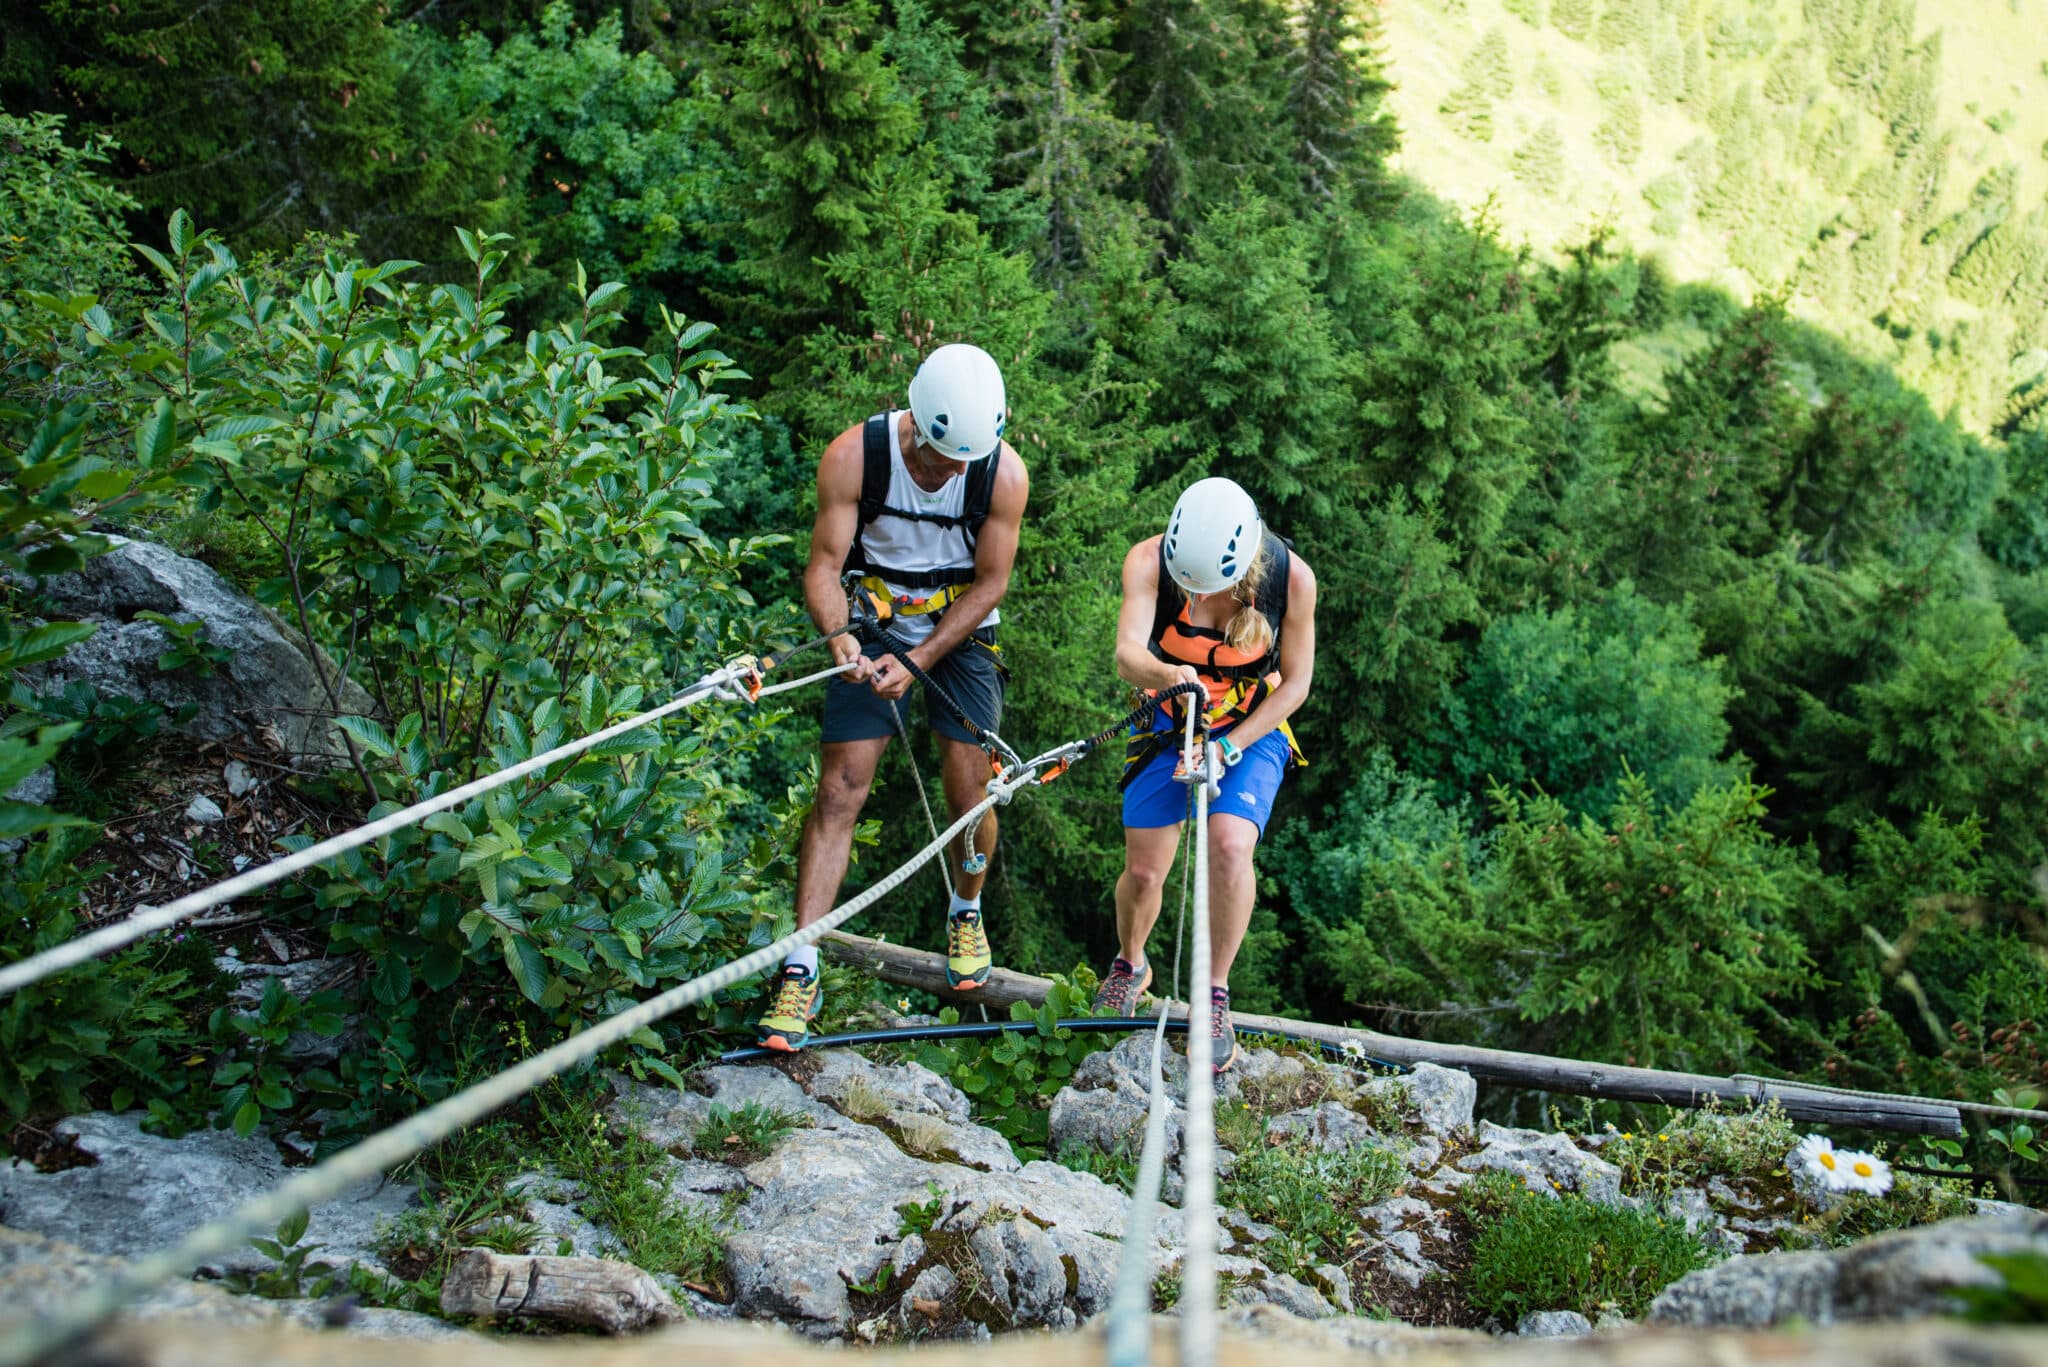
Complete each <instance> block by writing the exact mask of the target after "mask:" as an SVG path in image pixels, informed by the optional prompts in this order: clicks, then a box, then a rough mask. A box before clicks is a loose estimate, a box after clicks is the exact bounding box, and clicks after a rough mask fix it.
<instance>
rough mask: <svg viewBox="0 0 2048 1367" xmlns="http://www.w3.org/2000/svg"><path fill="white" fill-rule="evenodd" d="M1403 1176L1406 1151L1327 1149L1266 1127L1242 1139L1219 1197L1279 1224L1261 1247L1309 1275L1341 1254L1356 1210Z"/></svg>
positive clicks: (1354, 1224) (1390, 1189)
mask: <svg viewBox="0 0 2048 1367" xmlns="http://www.w3.org/2000/svg"><path fill="white" fill-rule="evenodd" d="M1405 1176H1406V1172H1405V1170H1404V1169H1403V1168H1402V1166H1401V1160H1400V1158H1399V1157H1398V1156H1397V1155H1395V1154H1394V1153H1392V1152H1389V1151H1388V1150H1385V1149H1372V1148H1365V1147H1362V1146H1355V1147H1351V1148H1345V1149H1337V1150H1325V1149H1320V1148H1317V1147H1315V1146H1314V1145H1311V1144H1309V1143H1307V1142H1305V1141H1302V1140H1299V1139H1282V1138H1280V1137H1279V1136H1277V1135H1276V1136H1271V1137H1268V1136H1265V1135H1264V1134H1260V1135H1259V1136H1257V1137H1256V1138H1255V1139H1254V1141H1253V1142H1251V1143H1248V1144H1242V1145H1240V1146H1239V1147H1238V1149H1237V1158H1236V1160H1235V1161H1234V1162H1233V1163H1232V1164H1231V1168H1230V1175H1229V1176H1228V1177H1226V1178H1225V1179H1224V1180H1223V1181H1222V1182H1220V1183H1218V1184H1217V1196H1216V1199H1217V1203H1218V1204H1219V1205H1222V1206H1229V1207H1235V1208H1236V1209H1238V1210H1241V1211H1243V1212H1244V1213H1245V1214H1246V1215H1249V1216H1250V1217H1251V1218H1252V1219H1254V1220H1257V1221H1259V1222H1260V1223H1262V1224H1269V1225H1272V1226H1273V1227H1274V1228H1276V1229H1278V1230H1279V1231H1280V1232H1279V1233H1278V1234H1277V1235H1276V1236H1275V1237H1274V1238H1273V1239H1271V1240H1270V1241H1268V1242H1267V1243H1266V1244H1265V1246H1264V1250H1263V1251H1264V1252H1265V1253H1267V1254H1269V1255H1272V1256H1274V1257H1276V1258H1277V1260H1278V1263H1279V1265H1280V1267H1281V1270H1283V1271H1287V1272H1291V1273H1294V1274H1296V1275H1303V1274H1306V1273H1307V1272H1309V1270H1310V1269H1312V1268H1314V1267H1315V1266H1316V1265H1317V1264H1318V1263H1325V1262H1329V1261H1330V1260H1332V1259H1333V1258H1336V1257H1338V1256H1340V1255H1341V1254H1342V1253H1343V1251H1344V1249H1345V1247H1346V1245H1347V1242H1348V1241H1349V1240H1350V1238H1351V1237H1352V1235H1353V1234H1354V1233H1356V1231H1357V1229H1358V1212H1359V1211H1361V1210H1363V1209H1364V1208H1365V1207H1367V1206H1371V1205H1376V1204H1378V1203H1379V1202H1381V1201H1384V1200H1385V1199H1386V1198H1387V1197H1389V1196H1392V1195H1393V1194H1394V1192H1395V1191H1396V1190H1397V1189H1399V1187H1400V1185H1401V1182H1402V1180H1403V1178H1404V1177H1405Z"/></svg>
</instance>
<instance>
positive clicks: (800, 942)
mask: <svg viewBox="0 0 2048 1367" xmlns="http://www.w3.org/2000/svg"><path fill="white" fill-rule="evenodd" d="M1038 781H1039V780H1038V773H1037V770H1036V769H1034V768H1033V767H1032V766H1031V765H1029V764H1026V765H1022V766H1020V767H1019V768H1018V770H1017V771H1016V772H1015V773H1013V774H1010V775H1006V776H1004V777H1002V778H999V779H995V780H993V781H991V782H990V783H989V785H988V796H987V797H985V798H983V799H982V800H981V801H980V802H979V803H977V804H976V805H975V806H974V807H973V808H972V809H971V810H969V811H967V812H964V813H962V814H961V816H960V819H959V820H957V821H955V822H954V823H953V824H952V825H951V826H950V827H948V828H947V830H946V831H945V833H944V834H943V835H942V836H941V837H940V838H939V839H937V840H934V841H932V843H930V844H928V845H926V846H925V847H924V848H923V849H922V850H919V851H918V852H917V853H916V854H915V855H913V856H912V857H911V858H910V859H909V860H907V861H906V862H904V863H903V864H902V865H900V866H898V867H897V868H896V869H894V870H893V871H891V872H890V873H889V874H887V875H886V876H885V877H883V878H882V879H881V880H880V881H878V882H877V883H876V884H875V885H874V886H873V887H871V888H868V889H867V890H866V891H865V892H862V893H861V894H860V895H858V896H856V897H854V898H852V899H851V900H849V901H847V902H845V903H843V904H842V905H840V906H839V907H836V908H834V909H833V910H832V911H831V912H829V913H827V914H826V915H825V916H823V917H821V918H819V919H818V920H816V921H813V922H812V923H811V924H810V925H808V926H804V927H803V928H802V929H800V930H796V931H793V932H791V933H790V934H788V935H785V936H783V937H782V938H781V939H779V940H777V941H775V942H774V943H773V944H769V945H764V946H762V947H761V948H760V949H757V950H755V951H754V952H753V953H751V954H747V955H745V956H743V957H741V958H738V959H735V960H733V961H732V962H731V963H728V964H726V965H724V966H723V967H721V968H716V969H713V970H712V971H711V972H709V973H706V974H703V975H702V976H700V977H696V978H692V979H691V980H690V981H688V982H686V983H681V984H678V985H677V986H675V987H672V988H670V989H669V990H668V991H666V992H663V993H662V994H661V995H660V996H657V997H651V998H649V999H648V1000H647V1001H644V1002H641V1003H640V1004H639V1005H637V1006H633V1007H629V1008H628V1009H626V1010H624V1011H621V1012H619V1013H618V1014H616V1015H613V1016H610V1017H607V1018H606V1019H605V1020H603V1021H600V1022H599V1023H597V1024H596V1025H593V1026H591V1027H590V1028H589V1029H587V1030H583V1031H580V1032H579V1033H577V1034H574V1035H571V1036H570V1037H569V1038H568V1039H565V1040H563V1041H562V1042H561V1043H559V1044H557V1045H555V1046H553V1047H552V1048H549V1049H546V1050H543V1051H542V1052H541V1053H538V1054H535V1055H534V1056H533V1057H531V1058H529V1059H526V1060H524V1061H522V1062H520V1063H517V1064H514V1065H513V1066H512V1067H510V1068H507V1069H505V1070H504V1071H503V1072H500V1073H497V1074H495V1075H493V1076H491V1077H489V1078H486V1079H485V1080H484V1081H482V1082H479V1083H477V1084H476V1085H474V1086H472V1087H468V1088H465V1089H464V1090H462V1091H460V1092H457V1093H456V1094H455V1095H453V1096H451V1097H448V1098H447V1099H446V1100H444V1101H440V1102H437V1103H436V1104H434V1105H432V1106H429V1107H428V1108H427V1109H425V1110H423V1111H420V1112H417V1113H416V1114H414V1115H412V1116H409V1117H407V1118H406V1119H404V1120H401V1121H399V1122H398V1123H397V1124H395V1125H392V1126H391V1127H390V1128H388V1129H385V1130H380V1131H379V1132H378V1133H376V1134H374V1135H372V1136H370V1137H369V1138H367V1139H365V1140H363V1141H362V1142H360V1143H358V1144H356V1145H355V1146H353V1147H352V1148H349V1149H345V1150H343V1151H342V1152H341V1153H338V1154H336V1155H335V1156H334V1157H332V1158H329V1159H328V1160H326V1161H325V1162H323V1163H319V1164H316V1165H315V1166H313V1167H310V1168H307V1169H305V1170H304V1171H302V1172H299V1173H297V1174H295V1175H294V1176H292V1177H291V1178H289V1179H287V1180H286V1181H284V1182H282V1183H280V1184H279V1185H277V1186H275V1187H273V1188H271V1189H270V1190H269V1191H267V1192H265V1193H264V1194H263V1195H261V1196H258V1197H256V1198H255V1199H253V1200H251V1201H248V1202H245V1203H244V1204H243V1205H241V1206H238V1207H236V1208H235V1209H234V1210H232V1211H230V1212H228V1214H226V1215H224V1216H222V1217H221V1218H219V1219H217V1220H213V1221H210V1222H209V1223H207V1224H205V1225H202V1226H200V1227H199V1228H198V1229H195V1230H193V1231H192V1232H191V1233H190V1234H188V1235H186V1236H185V1237H184V1238H183V1239H181V1240H179V1241H178V1243H176V1244H175V1245H173V1246H171V1247H170V1248H165V1249H160V1250H158V1251H157V1252H155V1253H151V1254H147V1255H145V1256H143V1257H141V1258H138V1259H136V1260H135V1261H133V1262H131V1263H129V1264H128V1265H127V1266H126V1267H124V1268H123V1269H121V1271H119V1272H118V1273H116V1274H115V1275H114V1276H113V1277H112V1278H110V1279H109V1280H108V1281H106V1282H104V1283H102V1284H100V1285H98V1286H96V1287H93V1288H90V1289H88V1290H87V1291H85V1292H83V1293H82V1294H80V1295H79V1296H78V1297H77V1298H76V1299H75V1300H73V1301H71V1302H70V1303H69V1304H67V1305H66V1306H65V1307H64V1308H63V1309H61V1310H59V1311H58V1312H56V1313H55V1314H52V1315H48V1316H45V1317H42V1318H40V1319H37V1320H33V1321H30V1322H29V1323H27V1324H24V1325H21V1326H19V1327H17V1328H15V1329H13V1330H11V1331H9V1332H8V1334H7V1335H6V1337H5V1338H0V1367H12V1365H13V1364H16V1363H27V1362H33V1361H35V1360H37V1359H39V1358H41V1357H43V1356H44V1355H45V1354H48V1353H51V1352H54V1351H56V1350H57V1349H59V1348H62V1347H64V1346H66V1345H67V1344H69V1343H71V1342H73V1341H75V1340H76V1339H77V1338H78V1337H79V1336H81V1335H83V1334H85V1333H87V1332H89V1331H91V1330H92V1329H94V1328H96V1327H97V1326H98V1325H100V1324H102V1323H104V1322H105V1321H106V1320H108V1319H109V1318H111V1317H112V1316H113V1315H114V1314H115V1313H117V1312H118V1311H119V1310H120V1309H121V1307H122V1306H124V1305H126V1304H127V1303H128V1302H129V1301H130V1300H132V1299H134V1298H135V1297H137V1296H139V1295H141V1294H142V1293H144V1292H146V1291H149V1290H150V1289H152V1288H154V1287H156V1286H159V1285H161V1284H162V1283H164V1282H167V1281H170V1280H172V1279H173V1278H176V1277H180V1276H185V1275H188V1274H189V1273H190V1272H191V1271H192V1269H193V1268H195V1267H197V1266H199V1265H200V1264H202V1263H204V1262H206V1261H207V1260H208V1259H211V1258H216V1257H219V1256H221V1255H223V1254H227V1253H231V1252H233V1251H235V1250H237V1249H239V1248H241V1247H242V1246H243V1245H244V1244H246V1243H247V1242H248V1241H249V1240H250V1239H252V1238H254V1237H256V1236H258V1235H263V1234H268V1233H269V1232H270V1231H271V1230H273V1229H275V1228H276V1227H277V1225H278V1224H280V1223H281V1222H282V1221H283V1220H284V1219H285V1218H286V1217H287V1216H289V1215H292V1214H294V1213H296V1212H297V1211H300V1210H304V1209H307V1208H309V1207H311V1206H314V1205H316V1204H318V1203H320V1202H322V1201H330V1200H333V1199H334V1198H335V1197H338V1196H340V1195H341V1194H342V1193H343V1192H345V1191H347V1190H348V1189H349V1188H350V1187H352V1186H354V1185H355V1184H356V1183H358V1182H362V1181H366V1180H368V1179H370V1178H373V1177H376V1176H377V1175H379V1174H380V1173H383V1172H385V1171H386V1170H388V1169H390V1168H392V1167H394V1166H396V1165H397V1164H399V1163H402V1162H404V1161H405V1160H406V1159H408V1158H412V1157H414V1156H415V1155H417V1154H419V1153H422V1152H424V1151H425V1150H426V1149H427V1148H429V1147H431V1146H432V1145H434V1144H437V1143H439V1142H440V1141H442V1140H444V1139H446V1138H448V1137H449V1136H450V1135H453V1134H454V1133H456V1132H457V1131H458V1130H461V1129H462V1128H464V1127H465V1126H467V1125H470V1124H473V1123H475V1122H476V1121H478V1120H481V1119H483V1118H484V1117H485V1116H487V1115H489V1114H490V1113H491V1112H492V1111H495V1110H497V1109H498V1108H499V1107H500V1106H504V1105H507V1104H509V1103H510V1102H512V1101H515V1100H517V1099H518V1098H520V1097H521V1096H524V1095H525V1094H526V1093H528V1092H530V1091H532V1090H533V1089H534V1088H536V1087H538V1086H540V1085H541V1084H542V1083H544V1082H547V1081H548V1080H549V1079H551V1078H556V1077H559V1076H561V1075H562V1074H563V1073H565V1072H568V1071H569V1070H570V1069H572V1068H575V1067H577V1066H579V1065H581V1064H584V1063H587V1062H589V1061H590V1060H591V1059H593V1058H595V1057H597V1055H598V1054H599V1053H601V1052H603V1051H604V1050H605V1049H607V1048H609V1047H610V1046H612V1045H614V1044H618V1043H620V1042H622V1041H624V1040H626V1039H628V1038H630V1037H631V1036H632V1035H634V1034H635V1033H637V1032H638V1031H640V1030H643V1029H646V1028H648V1027H649V1026H652V1025H654V1024H655V1023H656V1022H658V1021H661V1020H663V1019H665V1018H667V1017H668V1016H671V1015H673V1014H675V1013H676V1012H677V1011H679V1010H681V1009H682V1008H683V1007H685V1006H688V1005H690V1004H691V1003H693V1002H699V1001H702V1000H704V999H705V998H706V997H709V996H711V995H712V994H713V993H715V992H719V991H722V990H723V989H725V988H728V987H732V986H734V985H735V984H737V983H739V982H741V981H743V980H745V979H747V978H750V977H752V976H754V975H755V974H757V973H760V972H763V971H765V970H767V969H769V968H772V967H773V966H774V965H775V964H777V963H779V962H781V961H782V960H783V959H785V958H787V957H788V956H789V953H790V951H792V950H795V949H800V948H802V947H803V946H805V945H808V944H812V943H814V942H816V941H817V940H818V939H819V938H821V937H822V936H824V935H825V934H826V933H827V932H828V931H831V930H833V929H836V928H837V927H839V926H841V925H843V924H845V923H846V922H847V921H848V920H850V919H852V918H853V917H854V916H856V915H858V914H859V913H860V912H862V911H864V910H866V909H867V908H868V907H869V906H871V905H873V904H874V903H875V902H877V901H879V900H881V899H882V898H883V897H885V896H887V895H888V894H889V893H891V892H893V891H894V890H895V889H896V888H897V887H898V886H900V885H901V884H902V883H903V882H904V880H906V879H908V878H909V877H910V876H911V875H912V874H913V873H915V872H917V870H918V869H920V868H922V867H924V865H925V864H926V863H927V862H928V861H929V860H930V859H932V857H933V856H935V855H937V854H939V853H940V852H941V851H943V850H944V849H945V846H946V842H947V841H949V840H951V839H952V838H954V837H955V836H957V835H959V834H960V833H961V832H962V831H964V830H966V829H967V827H968V826H969V825H970V824H972V823H973V822H974V821H977V820H979V819H980V817H981V816H982V815H983V814H984V813H986V812H987V811H988V810H989V809H990V808H992V807H995V806H998V805H1000V804H1003V803H1007V802H1008V801H1009V800H1010V799H1011V797H1012V796H1014V795H1015V794H1016V792H1017V791H1018V790H1019V789H1022V788H1025V787H1030V786H1033V785H1036V784H1037V783H1038Z"/></svg>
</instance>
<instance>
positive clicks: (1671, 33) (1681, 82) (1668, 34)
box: [1650, 19, 1685, 104]
mask: <svg viewBox="0 0 2048 1367" xmlns="http://www.w3.org/2000/svg"><path fill="white" fill-rule="evenodd" d="M1650 94H1651V96H1652V97H1653V98H1654V99H1656V100H1657V101H1658V102H1659V103H1661V104H1677V103H1679V102H1680V101H1682V100H1683V99H1684V98H1685V42H1684V40H1683V39H1681V38H1680V37H1679V36H1678V29H1677V27H1676V26H1675V25H1673V24H1672V23H1671V22H1670V21H1669V20H1668V19H1667V20H1665V21H1664V22H1663V24H1662V25H1661V26H1660V28H1659V30H1658V33H1657V38H1656V41H1655V43H1654V44H1653V46H1652V48H1651V52H1650Z"/></svg>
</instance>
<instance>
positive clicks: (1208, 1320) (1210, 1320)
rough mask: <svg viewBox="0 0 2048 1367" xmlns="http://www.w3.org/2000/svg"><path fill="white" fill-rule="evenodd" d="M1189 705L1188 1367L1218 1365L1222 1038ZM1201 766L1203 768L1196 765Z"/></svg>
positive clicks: (1211, 760) (1204, 745) (1205, 836)
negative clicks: (1214, 1024) (1215, 1023)
mask: <svg viewBox="0 0 2048 1367" xmlns="http://www.w3.org/2000/svg"><path fill="white" fill-rule="evenodd" d="M1187 711H1188V731H1187V746H1188V749H1189V751H1190V754H1189V759H1190V769H1191V773H1190V777H1191V778H1192V780H1193V782H1194V791H1195V830H1196V831H1197V832H1199V834H1198V835H1197V836H1196V838H1195V868H1194V875H1193V877H1194V882H1195V911H1194V918H1193V919H1194V927H1193V933H1192V934H1191V935H1190V936H1189V937H1188V938H1189V940H1190V942H1191V944H1192V948H1191V949H1190V950H1189V952H1188V1119H1187V1130H1186V1135H1185V1137H1184V1139H1183V1140H1182V1150H1181V1165H1180V1174H1181V1185H1182V1188H1183V1193H1184V1194H1183V1195H1182V1197H1181V1205H1180V1210H1181V1224H1182V1251H1181V1278H1180V1362H1181V1367H1215V1363H1216V1244H1217V1234H1216V1115H1215V1108H1216V1074H1215V1071H1214V1070H1215V1058H1216V1042H1215V1040H1214V1039H1213V1038H1211V1036H1210V1017H1211V1015H1212V1013H1213V1011H1214V1009H1215V1001H1214V999H1213V998H1212V997H1211V996H1210V995H1209V984H1210V980H1211V978H1212V976H1213V974H1212V970H1211V967H1210V956H1209V790H1210V787H1211V785H1212V784H1213V783H1214V781H1215V779H1214V777H1213V767H1214V765H1215V763H1216V749H1215V747H1214V746H1213V745H1211V744H1210V742H1209V738H1208V733H1207V731H1206V729H1205V730H1204V732H1203V734H1202V738H1201V742H1200V749H1199V751H1197V750H1196V749H1195V745H1196V740H1195V724H1194V719H1195V717H1196V716H1197V715H1198V714H1199V713H1200V712H1201V709H1200V708H1198V707H1190V708H1188V709H1187ZM1195 766H1199V767H1195Z"/></svg>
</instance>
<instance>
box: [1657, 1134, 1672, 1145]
mask: <svg viewBox="0 0 2048 1367" xmlns="http://www.w3.org/2000/svg"><path fill="white" fill-rule="evenodd" d="M1669 1138H1671V1136H1670V1135H1668V1134H1660V1135H1658V1136H1657V1142H1658V1143H1659V1144H1662V1143H1663V1142H1664V1141H1665V1140H1667V1139H1669Z"/></svg>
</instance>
